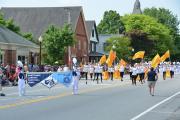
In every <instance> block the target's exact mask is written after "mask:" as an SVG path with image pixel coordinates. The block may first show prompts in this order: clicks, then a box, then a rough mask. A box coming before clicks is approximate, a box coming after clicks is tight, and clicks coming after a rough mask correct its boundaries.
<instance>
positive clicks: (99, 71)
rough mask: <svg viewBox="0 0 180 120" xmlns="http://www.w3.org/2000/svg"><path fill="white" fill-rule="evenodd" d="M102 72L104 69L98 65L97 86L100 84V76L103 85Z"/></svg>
mask: <svg viewBox="0 0 180 120" xmlns="http://www.w3.org/2000/svg"><path fill="white" fill-rule="evenodd" d="M102 72H103V67H102V66H101V65H100V64H98V66H97V76H96V77H97V78H96V80H97V84H98V83H99V75H100V78H101V83H102Z"/></svg>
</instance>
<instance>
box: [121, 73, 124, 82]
mask: <svg viewBox="0 0 180 120" xmlns="http://www.w3.org/2000/svg"><path fill="white" fill-rule="evenodd" d="M120 76H121V81H122V80H123V76H124V72H120Z"/></svg>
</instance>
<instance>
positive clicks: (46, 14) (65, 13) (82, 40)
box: [1, 7, 88, 65]
mask: <svg viewBox="0 0 180 120" xmlns="http://www.w3.org/2000/svg"><path fill="white" fill-rule="evenodd" d="M1 11H2V12H3V13H4V17H5V19H9V18H12V19H13V20H14V21H15V23H16V24H17V25H18V26H20V29H21V31H23V32H30V33H32V34H33V36H34V37H35V38H36V39H38V38H39V36H41V35H42V34H43V32H45V31H46V29H47V28H48V26H49V25H55V26H59V27H62V26H63V25H64V24H65V23H70V24H71V27H72V29H73V31H74V33H75V38H76V40H77V42H76V44H75V45H74V46H73V47H71V48H70V49H69V50H68V51H67V53H66V54H65V57H64V60H65V62H66V64H69V65H71V64H72V61H71V60H72V57H76V58H77V59H78V61H79V62H88V37H87V32H86V25H85V19H84V14H83V9H82V7H25V8H22V7H21V8H16V7H5V8H2V9H1ZM70 58H71V59H70Z"/></svg>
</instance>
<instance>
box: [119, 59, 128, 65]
mask: <svg viewBox="0 0 180 120" xmlns="http://www.w3.org/2000/svg"><path fill="white" fill-rule="evenodd" d="M119 64H120V65H123V66H126V64H127V63H126V62H125V61H124V60H123V59H121V60H120V61H119Z"/></svg>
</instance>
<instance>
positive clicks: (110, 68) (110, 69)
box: [108, 66, 114, 81]
mask: <svg viewBox="0 0 180 120" xmlns="http://www.w3.org/2000/svg"><path fill="white" fill-rule="evenodd" d="M108 72H109V75H110V77H111V80H112V81H113V73H114V67H113V66H111V67H108Z"/></svg>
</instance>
